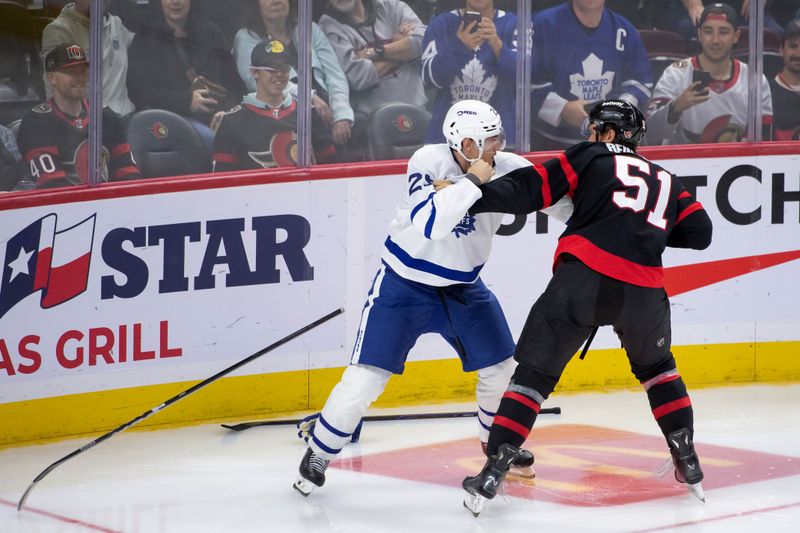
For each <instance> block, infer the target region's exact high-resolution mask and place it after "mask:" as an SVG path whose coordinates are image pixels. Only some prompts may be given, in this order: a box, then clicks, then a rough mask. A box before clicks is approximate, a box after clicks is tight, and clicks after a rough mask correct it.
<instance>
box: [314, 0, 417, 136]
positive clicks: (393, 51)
mask: <svg viewBox="0 0 800 533" xmlns="http://www.w3.org/2000/svg"><path fill="white" fill-rule="evenodd" d="M319 26H320V28H322V30H323V31H324V32H325V35H327V36H328V40H329V41H330V42H331V44H332V45H333V49H334V50H335V51H336V55H337V56H338V58H339V63H340V64H341V66H342V70H344V73H345V75H346V76H347V81H348V83H349V84H350V102H351V104H352V105H353V108H354V110H355V112H356V114H357V115H361V118H363V117H364V116H365V115H367V114H369V113H370V112H371V111H372V110H374V109H375V108H377V107H379V106H380V105H382V104H385V103H388V102H406V103H409V104H413V105H416V106H420V107H424V106H425V103H426V101H427V100H426V97H425V90H424V88H423V86H422V77H421V76H420V65H419V58H420V52H421V46H422V37H423V35H424V34H425V26H424V25H423V24H422V22H421V21H420V20H419V17H417V15H416V14H415V13H414V11H412V10H411V8H410V7H408V5H406V4H405V3H404V2H402V1H400V0H329V1H328V4H327V5H326V8H325V12H324V14H323V15H322V17H321V18H320V19H319ZM359 122H360V119H359V117H358V116H357V117H356V123H359Z"/></svg>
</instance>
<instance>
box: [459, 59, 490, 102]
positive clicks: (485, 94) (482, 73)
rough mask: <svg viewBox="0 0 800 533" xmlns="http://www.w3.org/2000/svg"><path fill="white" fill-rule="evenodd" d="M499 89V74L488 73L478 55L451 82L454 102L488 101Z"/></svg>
mask: <svg viewBox="0 0 800 533" xmlns="http://www.w3.org/2000/svg"><path fill="white" fill-rule="evenodd" d="M496 89H497V76H495V75H494V74H488V73H487V72H486V69H484V68H483V64H482V63H481V62H480V61H479V60H478V58H477V57H473V58H472V59H471V60H470V61H469V62H468V63H467V64H466V65H464V68H462V69H461V74H460V75H459V76H456V77H455V79H454V80H453V83H451V84H450V97H451V98H452V99H453V101H454V102H458V101H461V100H480V101H481V102H488V101H489V100H490V99H491V98H492V96H494V91H495V90H496Z"/></svg>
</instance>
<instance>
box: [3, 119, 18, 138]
mask: <svg viewBox="0 0 800 533" xmlns="http://www.w3.org/2000/svg"><path fill="white" fill-rule="evenodd" d="M20 124H22V119H21V118H18V119H17V120H14V121H12V122H9V123H8V126H6V127H7V128H8V129H9V130H11V133H13V134H14V138H17V137H18V136H19V125H20Z"/></svg>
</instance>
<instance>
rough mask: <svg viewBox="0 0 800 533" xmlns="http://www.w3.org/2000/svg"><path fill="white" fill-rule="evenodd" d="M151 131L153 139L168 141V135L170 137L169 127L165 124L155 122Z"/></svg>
mask: <svg viewBox="0 0 800 533" xmlns="http://www.w3.org/2000/svg"><path fill="white" fill-rule="evenodd" d="M149 131H150V133H152V134H153V137H155V138H156V139H158V140H159V141H160V140H161V139H166V137H167V135H169V129H167V126H165V125H164V123H163V122H155V123H154V124H153V125H152V126H150V130H149Z"/></svg>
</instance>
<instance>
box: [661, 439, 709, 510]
mask: <svg viewBox="0 0 800 533" xmlns="http://www.w3.org/2000/svg"><path fill="white" fill-rule="evenodd" d="M667 442H668V443H669V452H670V454H672V462H673V464H674V465H675V479H676V480H677V481H678V482H679V483H686V485H687V486H688V488H689V492H690V493H691V494H692V495H693V496H695V497H696V498H698V499H699V500H701V501H703V502H705V501H706V496H705V493H704V492H703V486H702V485H701V484H700V482H701V481H703V471H702V470H701V469H700V459H698V457H697V454H696V453H695V451H694V444H693V443H692V438H691V437H690V436H689V430H688V429H686V428H682V429H678V430H676V431H673V432H672V433H670V434H669V435H667Z"/></svg>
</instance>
